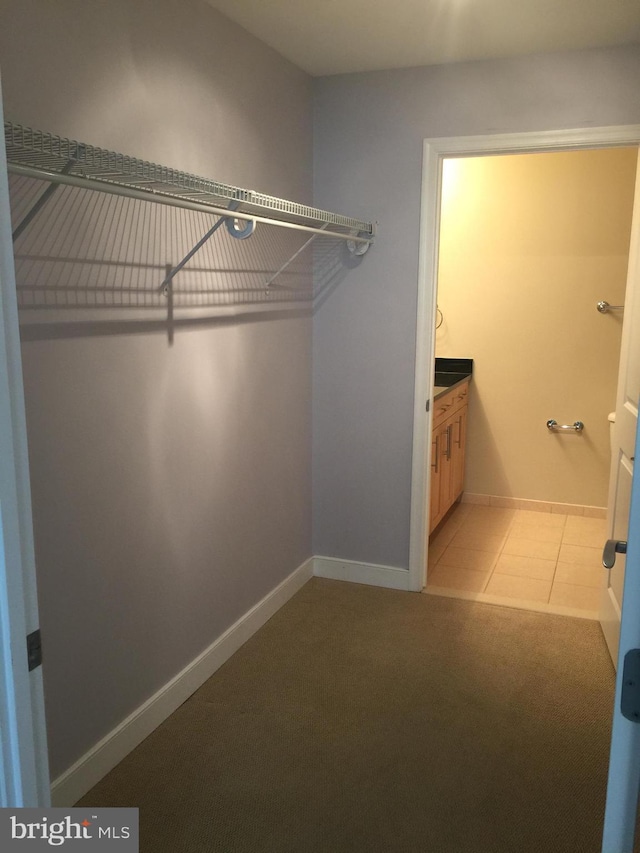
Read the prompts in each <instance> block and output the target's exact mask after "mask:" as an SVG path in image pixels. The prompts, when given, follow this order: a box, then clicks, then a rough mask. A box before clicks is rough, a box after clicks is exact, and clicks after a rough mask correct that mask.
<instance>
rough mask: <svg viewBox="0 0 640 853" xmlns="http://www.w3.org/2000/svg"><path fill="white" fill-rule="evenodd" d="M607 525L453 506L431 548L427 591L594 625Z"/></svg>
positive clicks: (571, 517)
mask: <svg viewBox="0 0 640 853" xmlns="http://www.w3.org/2000/svg"><path fill="white" fill-rule="evenodd" d="M605 540H606V522H605V520H604V519H599V518H587V517H584V516H578V515H563V514H561V513H554V512H535V511H532V510H521V509H503V508H499V507H491V506H480V505H476V504H458V505H457V506H456V508H455V509H454V511H453V512H452V514H451V515H450V517H449V518H448V519H447V520H446V521H445V523H444V524H443V525H442V527H441V529H440V530H439V531H438V533H437V534H436V536H435V537H434V539H433V540H432V541H431V542H430V544H429V564H428V570H427V587H426V590H425V591H426V592H427V593H432V594H435V595H449V596H454V597H460V598H472V599H475V600H478V601H486V602H490V603H493V604H504V605H508V606H510V607H521V608H526V609H529V610H541V611H544V612H553V613H566V614H569V615H575V616H582V617H585V618H590V619H597V618H598V605H599V599H600V590H601V587H602V583H603V577H604V572H605V570H604V569H603V568H602V549H603V547H604V543H605Z"/></svg>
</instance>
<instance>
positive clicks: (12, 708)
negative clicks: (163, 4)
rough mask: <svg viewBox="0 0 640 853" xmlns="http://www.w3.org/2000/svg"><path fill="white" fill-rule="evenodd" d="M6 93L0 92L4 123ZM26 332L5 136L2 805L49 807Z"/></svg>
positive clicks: (0, 227) (0, 466)
mask: <svg viewBox="0 0 640 853" xmlns="http://www.w3.org/2000/svg"><path fill="white" fill-rule="evenodd" d="M1 117H2V93H1V92H0V118H1ZM38 626H39V622H38V605H37V600H36V577H35V557H34V546H33V523H32V517H31V490H30V483H29V460H28V452H27V427H26V420H25V411H24V389H23V384H22V361H21V355H20V332H19V326H18V308H17V301H16V288H15V270H14V263H13V244H12V238H11V217H10V210H9V190H8V179H7V163H6V152H5V144H4V135H3V136H2V137H1V138H0V806H3V807H28V806H30V807H36V806H40V807H43V806H48V805H50V802H51V800H50V785H49V763H48V757H47V740H46V729H45V720H44V698H43V686H42V667H40V666H38V667H36V668H34V669H33V670H32V671H31V672H29V668H28V660H27V644H26V637H27V634H30V633H32V632H33V631H35V630H36V629H37V628H38Z"/></svg>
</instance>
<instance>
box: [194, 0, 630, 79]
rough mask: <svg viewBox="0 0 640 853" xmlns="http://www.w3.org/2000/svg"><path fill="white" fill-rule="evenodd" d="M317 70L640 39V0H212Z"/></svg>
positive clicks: (327, 71) (338, 71)
mask: <svg viewBox="0 0 640 853" xmlns="http://www.w3.org/2000/svg"><path fill="white" fill-rule="evenodd" d="M207 2H209V3H210V4H211V6H213V7H214V8H216V9H218V10H219V11H220V12H222V13H223V14H225V15H226V16H227V17H228V18H231V19H232V20H233V21H236V23H238V24H240V25H241V26H242V27H244V29H246V30H248V31H249V32H250V33H252V34H253V35H255V36H257V37H258V38H259V39H261V40H262V41H264V42H266V43H267V44H268V45H270V46H271V47H273V48H274V49H275V50H277V51H278V53H280V54H282V56H285V57H286V58H287V59H289V60H291V62H293V63H294V64H295V65H297V66H299V67H300V68H302V69H304V70H305V71H307V72H308V73H309V74H311V75H313V76H323V75H326V74H343V73H348V72H353V71H374V70H382V69H388V68H408V67H411V66H415V65H435V64H439V63H444V62H461V61H465V60H471V59H492V58H504V57H513V56H523V55H526V54H531V53H545V52H549V51H555V50H571V49H580V48H589V47H607V46H613V45H621V44H630V43H634V42H635V43H640V2H639V0H313V2H312V0H207Z"/></svg>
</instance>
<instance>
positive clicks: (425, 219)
mask: <svg viewBox="0 0 640 853" xmlns="http://www.w3.org/2000/svg"><path fill="white" fill-rule="evenodd" d="M639 141H640V128H638V127H624V128H592V129H585V130H578V131H566V132H557V133H548V134H547V133H540V134H512V135H508V136H486V137H474V138H469V137H466V138H464V137H456V138H452V139H433V140H426V141H425V145H424V170H423V196H422V198H423V207H422V221H421V224H422V227H421V252H420V271H419V290H418V324H417V331H418V334H417V357H416V394H415V414H414V452H413V480H412V520H411V554H410V573H411V588H412V589H414V590H420V589H422V588H423V587H424V586H425V584H426V565H427V547H428V511H429V486H430V482H429V481H430V477H429V473H428V463H429V457H430V447H431V441H432V421H431V418H430V417H429V416H428V415H427V417H425V397H426V399H427V400H429V399H433V390H434V376H433V373H434V371H433V364H434V358H435V356H436V353H437V350H436V335H435V323H436V316H437V315H436V301H437V288H436V283H437V270H438V261H439V253H438V248H439V243H440V215H441V209H442V207H441V205H444V203H445V200H444V199H443V197H442V189H443V171H444V170H443V166H444V165H445V164H446V163H447V162H452V163H453V162H455V161H456V160H460V158H467V157H469V158H472V157H482V158H483V159H486V160H488V159H491V158H488V157H487V155H515V154H540V153H543V152H566V153H569V152H581V151H585V152H588V151H590V150H593V149H596V150H600V149H606V148H609V149H611V148H620V147H637V145H638V142H639ZM594 153H595V152H594ZM631 191H632V190H631ZM463 249H464V247H463V246H460V245H459V251H460V252H462V251H463ZM600 298H602V299H605V298H606V296H602V297H598V299H600ZM595 301H598V300H595ZM607 301H609V302H611V300H607ZM612 304H613V303H612ZM441 307H442V306H441ZM486 307H487V306H485V309H486ZM489 307H490V306H489ZM547 310H553V304H552V305H548V306H547ZM590 310H592V311H593V312H594V314H595V303H594V305H593V306H591V309H590ZM445 313H446V312H445ZM483 315H484V316H486V310H483V311H482V312H479V311H478V310H476V312H475V316H474V318H473V319H474V322H475V323H476V324H482V322H483ZM600 319H610V318H600ZM498 343H500V341H499V340H498ZM556 343H557V342H556V341H555V340H552V339H551V337H549V339H548V340H546V341H544V342H543V344H542V346H546V347H547V349H550V350H551V351H552V350H553V347H554V346H555V344H556ZM503 349H504V346H503ZM467 354H468V355H469V357H471V358H473V354H472V353H465V355H467ZM475 370H476V378H477V377H478V376H479V374H478V373H477V370H478V365H477V364H476V365H475ZM614 382H615V379H614ZM472 386H473V380H472ZM471 393H472V394H473V393H474V392H473V391H472V392H471ZM507 405H508V400H504V401H503V402H502V406H503V411H504V409H505V408H506V406H507ZM606 414H607V413H606V412H605V426H604V434H605V435H606V433H607V430H608V422H607V421H606ZM548 417H549V418H557V420H558V422H559V423H560V424H562V425H564V420H561V418H562V416H561V417H557V415H555V414H553V413H552V412H549V415H548ZM578 417H579V416H578V415H576V418H578ZM545 421H546V419H545ZM543 429H544V430H545V433H546V423H544V422H543ZM544 437H545V438H548V439H551V440H554V439H556V438H560V436H549V435H546V434H545V436H544ZM562 437H563V438H564V437H565V436H562ZM566 437H567V438H574V436H566ZM585 437H586V436H584V435H583V436H581V438H585ZM607 446H608V445H607ZM465 489H466V490H467V491H471V490H470V489H469V488H468V485H465ZM472 494H475V493H472ZM507 496H509V495H507V494H505V493H504V492H503V493H502V495H500V492H499V491H498V494H494V495H493V497H494V498H496V499H497V498H499V497H507ZM490 497H491V495H490ZM514 497H520V498H522V497H523V496H522V495H517V494H516V495H514ZM532 499H533V500H535V499H536V498H532ZM537 499H538V500H540V499H541V498H540V497H539V496H538V498H537ZM554 503H571V504H576V505H577V501H576V500H567V498H564V499H562V498H558V497H556V498H555V500H554ZM580 504H582V505H585V504H586V500H585V499H582V500H581V501H580ZM589 505H590V506H591V505H594V504H589ZM470 506H472V505H469V504H467V505H466V509H465V511H468V510H469V508H470ZM464 507H465V505H463V508H464ZM495 508H497V509H512V508H513V507H495ZM549 515H551V513H549ZM583 516H584V512H583ZM572 526H573V525H572ZM485 532H486V531H485ZM567 544H569V543H567ZM470 597H473V594H472V595H471V596H470Z"/></svg>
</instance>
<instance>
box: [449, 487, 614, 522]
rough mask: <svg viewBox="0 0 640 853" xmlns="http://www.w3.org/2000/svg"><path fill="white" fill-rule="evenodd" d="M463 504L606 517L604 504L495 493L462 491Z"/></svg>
mask: <svg viewBox="0 0 640 853" xmlns="http://www.w3.org/2000/svg"><path fill="white" fill-rule="evenodd" d="M461 502H462V503H463V504H477V505H480V506H494V507H500V508H502V509H528V510H532V511H533V512H554V513H562V514H563V515H583V516H585V517H588V518H606V517H607V508H606V507H605V506H585V505H584V504H563V503H554V502H553V501H536V500H531V499H529V498H505V497H498V496H497V495H478V494H473V493H472V492H464V493H463V495H462V498H461Z"/></svg>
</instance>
